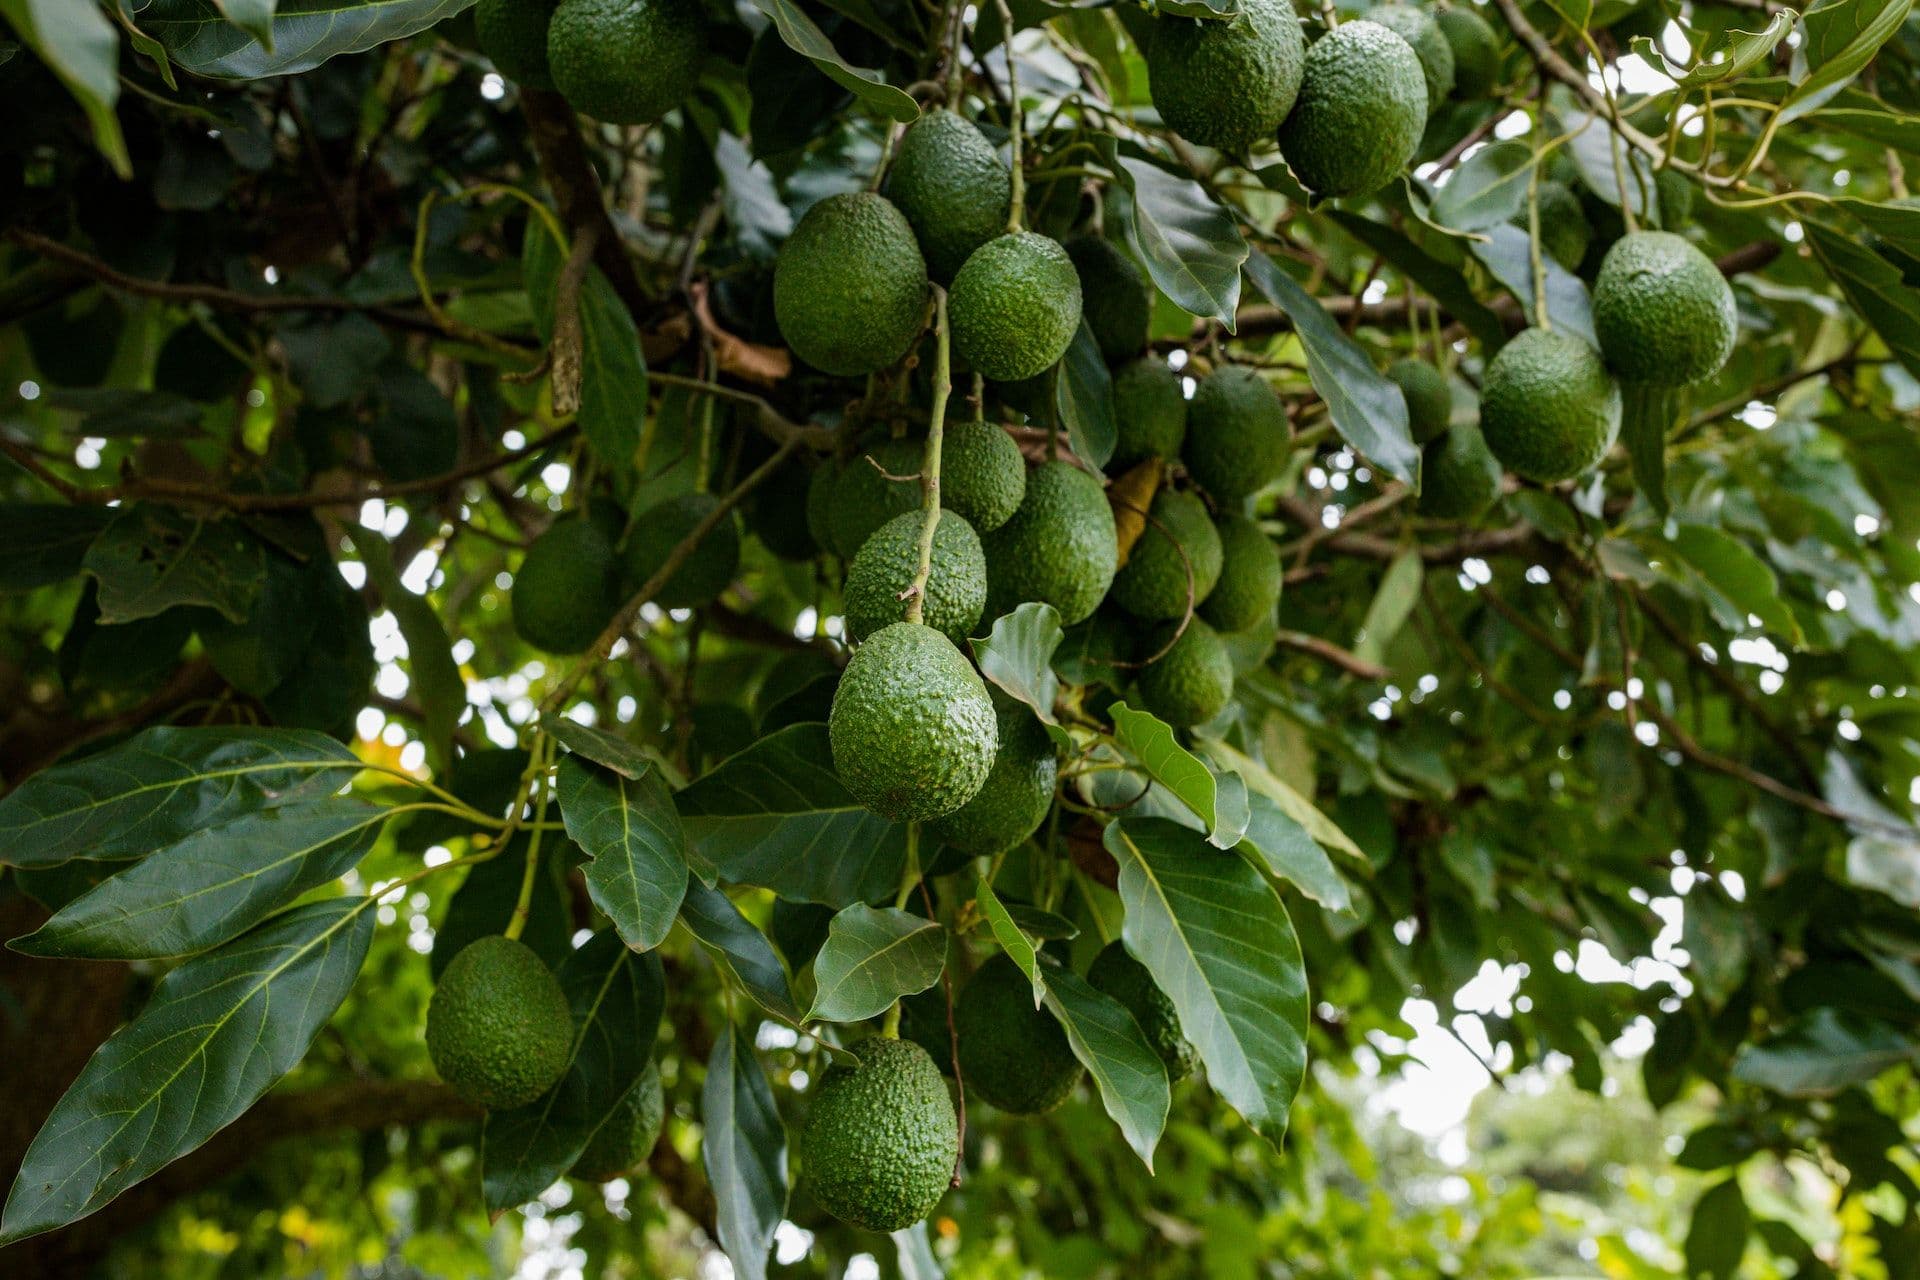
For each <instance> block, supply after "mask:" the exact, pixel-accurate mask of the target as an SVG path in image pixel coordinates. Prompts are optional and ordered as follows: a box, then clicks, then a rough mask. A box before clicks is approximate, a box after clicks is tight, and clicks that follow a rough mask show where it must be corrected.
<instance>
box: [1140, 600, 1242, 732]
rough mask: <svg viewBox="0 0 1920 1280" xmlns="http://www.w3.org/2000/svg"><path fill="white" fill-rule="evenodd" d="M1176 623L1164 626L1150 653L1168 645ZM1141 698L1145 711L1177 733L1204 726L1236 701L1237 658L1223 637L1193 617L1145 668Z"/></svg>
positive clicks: (1155, 638) (1154, 638) (1151, 640)
mask: <svg viewBox="0 0 1920 1280" xmlns="http://www.w3.org/2000/svg"><path fill="white" fill-rule="evenodd" d="M1177 625H1179V624H1177V623H1168V624H1167V625H1165V626H1164V627H1162V628H1161V629H1160V632H1159V634H1157V635H1155V636H1153V637H1152V638H1151V639H1150V640H1149V641H1148V643H1149V644H1150V646H1151V648H1150V649H1149V650H1148V652H1152V651H1154V650H1157V649H1158V648H1160V646H1162V645H1164V644H1165V643H1166V642H1167V637H1168V636H1170V635H1171V634H1173V628H1174V627H1175V626H1177ZM1140 698H1141V701H1143V702H1145V703H1146V704H1147V710H1149V711H1151V712H1153V714H1155V715H1156V716H1159V717H1160V718H1161V719H1162V720H1165V721H1166V722H1167V723H1168V724H1170V725H1172V726H1173V727H1174V728H1176V729H1185V728H1188V727H1190V726H1192V725H1196V724H1205V723H1206V722H1207V721H1209V720H1211V719H1213V718H1214V717H1215V716H1217V715H1219V714H1220V713H1221V712H1222V711H1224V710H1226V707H1227V703H1228V702H1230V701H1231V700H1232V699H1233V658H1232V656H1231V655H1230V654H1228V652H1227V646H1226V643H1225V642H1224V641H1222V640H1221V639H1220V633H1219V632H1217V631H1215V630H1214V629H1213V628H1212V627H1210V626H1208V625H1207V624H1206V623H1204V622H1202V621H1201V620H1200V619H1198V618H1189V619H1188V620H1187V629H1186V630H1185V631H1183V632H1181V633H1180V638H1179V639H1178V640H1175V641H1174V642H1173V647H1172V648H1171V649H1168V650H1167V651H1166V653H1164V654H1162V655H1161V657H1160V659H1159V661H1157V662H1154V663H1151V664H1150V665H1148V666H1146V667H1144V668H1142V669H1141V672H1140Z"/></svg>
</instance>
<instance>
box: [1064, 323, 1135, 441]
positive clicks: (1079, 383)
mask: <svg viewBox="0 0 1920 1280" xmlns="http://www.w3.org/2000/svg"><path fill="white" fill-rule="evenodd" d="M1053 396H1054V408H1055V409H1056V410H1057V411H1058V412H1059V415H1060V425H1061V426H1063V427H1065V428H1066V429H1067V443H1068V444H1069V445H1070V446H1071V447H1072V449H1073V453H1074V456H1075V457H1077V458H1080V459H1082V460H1083V461H1085V462H1086V463H1087V464H1088V465H1090V466H1092V467H1094V468H1095V469H1096V470H1097V469H1098V468H1100V467H1104V466H1105V465H1107V459H1108V458H1111V457H1112V456H1113V444H1114V441H1115V439H1117V438H1118V434H1119V428H1118V427H1117V426H1116V425H1115V423H1114V416H1113V375H1112V374H1111V373H1109V372H1107V362H1106V360H1105V359H1104V358H1103V357H1102V356H1101V355H1100V344H1099V342H1097V341H1096V340H1095V339H1094V336H1093V330H1092V328H1091V327H1089V326H1088V324H1087V322H1086V321H1085V320H1084V319H1083V320H1081V321H1080V327H1079V328H1078V329H1077V330H1075V331H1074V335H1073V342H1072V344H1071V345H1069V346H1068V347H1067V354H1066V355H1064V356H1062V357H1060V371H1059V374H1058V376H1057V377H1056V378H1055V380H1054V391H1053Z"/></svg>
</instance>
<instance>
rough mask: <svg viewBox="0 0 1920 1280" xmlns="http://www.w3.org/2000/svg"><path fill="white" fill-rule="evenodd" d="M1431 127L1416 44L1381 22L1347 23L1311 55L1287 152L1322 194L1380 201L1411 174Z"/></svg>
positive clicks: (1283, 140) (1284, 135) (1307, 183)
mask: <svg viewBox="0 0 1920 1280" xmlns="http://www.w3.org/2000/svg"><path fill="white" fill-rule="evenodd" d="M1426 123H1427V81H1426V72H1425V70H1424V69H1423V68H1422V67H1421V65H1420V58H1419V56H1418V55H1417V54H1415V53H1414V51H1413V46H1411V45H1409V44H1408V43H1407V42H1406V41H1405V40H1403V39H1401V38H1400V37H1399V36H1398V35H1396V34H1395V33H1394V32H1392V31H1389V30H1387V29H1386V28H1385V27H1383V26H1381V25H1380V24H1379V23H1377V22H1368V21H1366V20H1365V19H1359V20H1356V21H1353V22H1343V23H1341V24H1340V25H1339V26H1337V27H1335V28H1334V29H1333V30H1332V31H1329V32H1328V33H1327V34H1326V35H1324V36H1321V37H1320V38H1319V39H1318V40H1316V41H1314V43H1313V47H1312V48H1310V49H1308V50H1307V62H1306V71H1305V73H1304V74H1303V75H1302V77H1301V80H1300V97H1299V100H1298V101H1296V102H1295V103H1294V104H1293V113H1292V114H1291V115H1289V116H1288V117H1287V120H1286V123H1285V124H1283V125H1281V126H1280V154H1281V155H1282V156H1283V157H1285V159H1286V162H1287V167H1288V168H1290V169H1292V170H1293V176H1294V177H1296V178H1298V179H1299V180H1300V185H1302V186H1304V187H1305V188H1306V189H1307V190H1309V191H1311V192H1313V193H1314V194H1315V195H1318V196H1325V197H1329V198H1331V197H1336V196H1364V195H1372V194H1373V193H1374V192H1375V191H1378V190H1379V189H1380V188H1381V187H1384V186H1386V185H1387V183H1389V182H1391V181H1393V179H1394V178H1395V177H1397V176H1399V174H1401V173H1402V172H1403V171H1405V169H1406V167H1407V162H1408V161H1409V160H1411V159H1413V153H1414V151H1415V149H1417V148H1418V147H1419V145H1420V135H1421V133H1422V132H1423V131H1424V130H1425V128H1426Z"/></svg>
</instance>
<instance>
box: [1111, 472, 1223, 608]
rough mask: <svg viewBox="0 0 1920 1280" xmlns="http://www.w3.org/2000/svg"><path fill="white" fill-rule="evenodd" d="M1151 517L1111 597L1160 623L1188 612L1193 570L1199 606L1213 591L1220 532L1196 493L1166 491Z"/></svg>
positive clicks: (1159, 495) (1155, 502)
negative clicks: (1183, 552)
mask: <svg viewBox="0 0 1920 1280" xmlns="http://www.w3.org/2000/svg"><path fill="white" fill-rule="evenodd" d="M1148 514H1149V515H1150V516H1152V519H1151V520H1149V521H1147V527H1146V528H1145V529H1144V530H1142V531H1141V534H1140V538H1139V540H1138V541H1137V542H1135V543H1134V544H1133V552H1132V554H1131V555H1129V556H1128V557H1127V562H1126V564H1124V565H1122V566H1121V567H1120V572H1119V573H1117V574H1115V575H1114V578H1113V591H1112V593H1111V594H1112V599H1113V602H1114V603H1115V604H1117V605H1119V606H1120V607H1121V608H1122V609H1125V610H1126V611H1127V612H1128V613H1130V614H1132V615H1133V616H1134V617H1136V618H1144V619H1146V620H1148V621H1150V622H1158V621H1162V620H1164V619H1167V618H1177V617H1179V616H1180V615H1181V614H1183V613H1185V612H1186V611H1187V575H1188V572H1189V570H1191V572H1192V575H1193V600H1194V603H1195V604H1198V603H1200V602H1201V601H1203V600H1205V599H1206V598H1207V594H1208V593H1209V592H1211V591H1212V590H1213V584H1214V583H1215V582H1217V581H1218V580H1219V578H1220V555H1221V552H1220V531H1219V530H1218V529H1215V528H1214V527H1213V517H1212V516H1210V515H1208V514H1207V504H1206V503H1204V502H1202V501H1201V500H1200V499H1199V497H1198V496H1197V495H1195V494H1192V493H1186V492H1182V491H1179V490H1174V489H1162V490H1161V491H1160V492H1159V493H1157V494H1155V495H1154V499H1153V505H1152V506H1151V507H1149V508H1148ZM1156 522H1158V523H1157V524H1156ZM1176 544H1178V545H1176ZM1183 550H1184V551H1185V552H1186V555H1185V556H1184V557H1183V556H1182V555H1181V554H1180V553H1181V552H1182V551H1183Z"/></svg>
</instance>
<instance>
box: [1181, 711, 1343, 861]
mask: <svg viewBox="0 0 1920 1280" xmlns="http://www.w3.org/2000/svg"><path fill="white" fill-rule="evenodd" d="M1202 746H1203V749H1204V750H1205V751H1206V753H1207V754H1208V755H1209V756H1211V757H1213V759H1214V760H1215V761H1216V762H1218V763H1219V764H1220V765H1221V766H1222V767H1223V768H1227V769H1231V770H1233V771H1234V772H1235V773H1237V774H1239V775H1240V776H1241V777H1242V778H1243V779H1245V781H1246V784H1247V788H1248V790H1249V791H1252V792H1255V793H1257V794H1259V795H1263V796H1266V797H1267V798H1268V799H1270V800H1272V801H1273V802H1274V804H1276V805H1277V806H1279V808H1280V812H1282V813H1284V814H1285V815H1286V816H1287V817H1289V818H1291V819H1293V820H1294V821H1295V822H1297V823H1299V824H1300V825H1301V827H1303V828H1304V829H1305V830H1306V832H1307V834H1308V835H1310V836H1312V837H1313V838H1314V840H1315V841H1316V842H1318V843H1319V844H1320V845H1321V847H1323V848H1325V849H1326V850H1328V851H1329V852H1331V853H1339V854H1344V855H1346V856H1347V857H1349V858H1351V859H1353V860H1354V861H1355V862H1357V863H1359V864H1360V865H1362V866H1370V865H1371V862H1370V860H1369V859H1368V857H1367V855H1366V852H1365V851H1364V850H1362V849H1361V848H1360V846H1359V845H1357V844H1355V843H1354V842H1353V840H1352V838H1351V837H1349V836H1348V835H1347V833H1346V832H1344V831H1342V830H1341V829H1340V828H1339V826H1338V825H1337V824H1336V823H1335V822H1334V821H1333V819H1331V818H1329V817H1327V815H1326V814H1324V813H1322V812H1320V810H1319V808H1318V807H1317V806H1316V805H1315V804H1314V803H1313V801H1312V800H1310V799H1308V798H1307V797H1306V796H1303V795H1301V794H1300V793H1299V792H1298V791H1295V790H1294V789H1293V788H1292V787H1290V786H1288V785H1287V783H1286V782H1285V781H1284V780H1283V779H1282V778H1281V777H1280V776H1279V775H1278V774H1276V773H1274V772H1273V771H1272V770H1271V769H1268V768H1267V767H1266V766H1264V765H1262V764H1261V763H1260V762H1259V761H1257V760H1255V759H1254V758H1253V757H1252V756H1248V755H1243V754H1241V753H1240V752H1239V751H1236V750H1235V749H1234V748H1232V747H1230V746H1228V745H1227V744H1226V743H1224V742H1220V741H1218V740H1216V739H1208V740H1207V741H1206V742H1205V743H1204V744H1202Z"/></svg>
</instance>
